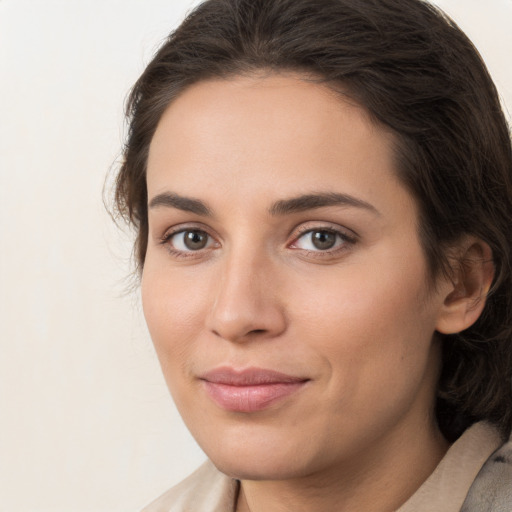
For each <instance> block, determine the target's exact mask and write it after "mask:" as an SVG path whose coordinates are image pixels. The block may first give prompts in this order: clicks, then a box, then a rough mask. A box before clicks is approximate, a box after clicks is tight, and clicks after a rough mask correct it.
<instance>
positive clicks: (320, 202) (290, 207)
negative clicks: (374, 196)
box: [269, 192, 380, 216]
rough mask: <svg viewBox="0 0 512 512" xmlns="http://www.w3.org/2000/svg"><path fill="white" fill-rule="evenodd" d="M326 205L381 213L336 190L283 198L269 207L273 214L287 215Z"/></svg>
mask: <svg viewBox="0 0 512 512" xmlns="http://www.w3.org/2000/svg"><path fill="white" fill-rule="evenodd" d="M325 206H353V207H356V208H363V209H365V210H369V211H370V212H372V213H375V214H376V215H380V213H379V211H378V210H377V209H376V208H375V206H373V205H371V204H370V203H367V202H366V201H363V200H362V199H357V198H356V197H353V196H351V195H347V194H338V193H336V192H320V193H317V194H305V195H301V196H297V197H292V198H291V199H282V200H280V201H277V202H275V203H274V204H273V205H272V206H271V207H270V209H269V212H270V214H271V215H276V216H277V215H286V214H290V213H298V212H303V211H306V210H314V209H316V208H323V207H325Z"/></svg>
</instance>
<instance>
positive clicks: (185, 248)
mask: <svg viewBox="0 0 512 512" xmlns="http://www.w3.org/2000/svg"><path fill="white" fill-rule="evenodd" d="M168 241H169V243H170V245H172V247H173V248H174V249H175V250H177V251H180V252H191V251H200V250H201V249H206V248H208V247H210V246H211V245H212V242H213V241H212V238H211V237H210V235H209V234H208V233H206V231H202V230H200V229H187V230H183V231H178V232H177V233H174V234H173V235H172V236H171V237H169V238H168Z"/></svg>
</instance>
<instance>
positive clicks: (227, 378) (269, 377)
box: [199, 366, 309, 386]
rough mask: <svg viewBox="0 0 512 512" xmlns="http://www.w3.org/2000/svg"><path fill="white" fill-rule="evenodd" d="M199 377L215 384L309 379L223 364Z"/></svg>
mask: <svg viewBox="0 0 512 512" xmlns="http://www.w3.org/2000/svg"><path fill="white" fill-rule="evenodd" d="M199 378H200V379H201V380H205V381H208V382H211V383H214V384H226V385H229V386H258V385H263V384H278V383H281V384H282V383H294V382H295V383H296V382H305V381H307V380H309V379H308V378H305V377H297V376H293V375H288V374H286V373H281V372H277V371H274V370H267V369H264V368H245V369H243V370H236V369H234V368H231V367H228V366H221V367H219V368H215V369H213V370H210V371H208V372H206V373H203V374H202V375H200V376H199Z"/></svg>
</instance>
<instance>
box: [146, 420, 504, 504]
mask: <svg viewBox="0 0 512 512" xmlns="http://www.w3.org/2000/svg"><path fill="white" fill-rule="evenodd" d="M501 444H502V443H501V439H500V437H499V435H498V432H497V431H496V429H495V428H494V427H492V426H491V425H489V424H488V423H486V422H480V423H476V424H475V425H473V426H471V427H470V428H469V429H468V430H466V432H464V434H463V435H462V436H461V437H460V438H459V439H458V440H457V441H456V442H455V443H454V444H453V445H452V446H451V447H450V449H449V450H448V451H447V453H446V455H445V456H444V458H443V459H442V460H441V462H440V463H439V464H438V466H437V467H436V469H435V470H434V472H433V473H432V474H431V475H430V477H429V478H428V479H427V480H426V481H425V482H424V483H423V484H422V485H421V487H420V488H419V489H418V490H417V491H416V492H415V493H414V494H413V495H412V496H411V497H410V498H409V499H408V500H407V501H406V502H405V503H404V504H403V505H402V506H401V507H400V508H399V509H398V510H397V511H396V512H459V511H460V512H512V442H509V443H506V444H505V445H503V446H501V447H500V445H501ZM239 486H240V483H239V482H238V481H237V480H234V479H232V478H229V477H227V476H226V475H224V474H222V473H221V472H220V471H218V470H217V469H216V468H215V466H214V465H213V464H212V463H211V462H210V461H207V462H205V463H204V464H203V465H202V466H201V467H199V469H197V470H196V471H195V472H194V473H193V474H192V475H190V476H189V477H188V478H186V479H185V480H183V481H182V482H181V483H179V484H178V485H176V486H175V487H173V488H171V489H170V490H169V491H167V492H166V493H165V494H163V495H162V496H160V498H158V499H157V500H155V501H154V502H153V503H151V504H150V505H148V506H147V507H146V508H144V509H143V510H142V512H235V507H236V501H237V498H238V492H239Z"/></svg>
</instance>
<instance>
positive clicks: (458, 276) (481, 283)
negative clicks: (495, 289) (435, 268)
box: [436, 237, 494, 334]
mask: <svg viewBox="0 0 512 512" xmlns="http://www.w3.org/2000/svg"><path fill="white" fill-rule="evenodd" d="M456 254H457V256H456V257H455V258H454V261H455V263H454V265H453V267H452V269H453V273H452V276H451V280H450V282H449V283H447V284H449V286H447V288H448V293H446V294H445V296H444V302H443V304H442V306H441V311H440V314H439V317H438V321H437V324H436V330H437V331H438V332H440V333H442V334H455V333H458V332H461V331H463V330H464V329H467V328H468V327H470V326H471V325H473V324H474V323H475V322H476V321H477V320H478V318H479V316H480V315H481V314H482V311H483V309H484V306H485V301H486V299H487V294H488V292H489V289H490V287H491V284H492V281H493V278H494V263H493V258H492V251H491V248H490V247H489V245H488V244H487V243H486V242H484V241H483V240H480V239H477V238H474V237H470V238H466V239H464V241H463V243H462V244H460V245H458V249H457V251H456Z"/></svg>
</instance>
